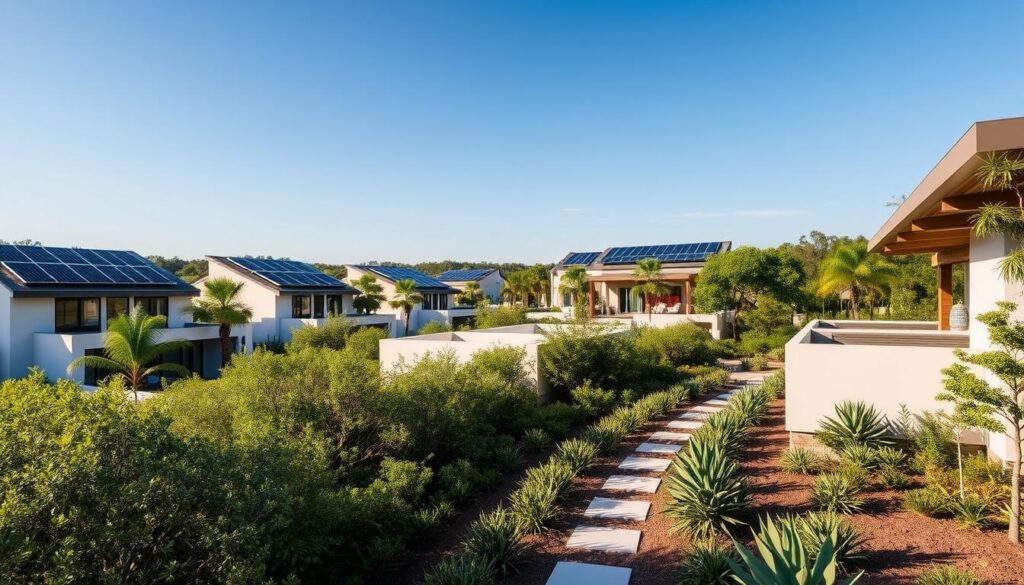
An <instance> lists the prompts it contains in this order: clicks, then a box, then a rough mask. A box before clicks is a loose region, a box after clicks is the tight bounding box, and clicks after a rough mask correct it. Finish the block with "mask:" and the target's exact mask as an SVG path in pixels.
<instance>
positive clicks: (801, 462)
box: [779, 447, 823, 475]
mask: <svg viewBox="0 0 1024 585" xmlns="http://www.w3.org/2000/svg"><path fill="white" fill-rule="evenodd" d="M822 464H823V461H822V458H821V455H818V454H817V453H815V452H814V451H811V450H810V449H804V448H803V447H790V448H789V449H786V451H785V452H784V453H783V454H782V457H781V458H780V459H779V467H781V468H782V471H785V472H786V473H803V474H806V475H812V474H815V473H817V472H818V471H820V470H821V467H822Z"/></svg>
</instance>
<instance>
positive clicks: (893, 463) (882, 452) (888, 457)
mask: <svg viewBox="0 0 1024 585" xmlns="http://www.w3.org/2000/svg"><path fill="white" fill-rule="evenodd" d="M874 455H875V457H874V459H875V463H877V464H878V465H879V467H891V468H893V469H902V468H903V466H904V465H905V464H906V462H907V454H906V452H905V451H903V450H902V449H897V448H895V447H881V448H879V449H875V454H874Z"/></svg>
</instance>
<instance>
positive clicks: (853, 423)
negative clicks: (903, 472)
mask: <svg viewBox="0 0 1024 585" xmlns="http://www.w3.org/2000/svg"><path fill="white" fill-rule="evenodd" d="M835 411H836V418H834V419H833V418H831V417H825V420H823V421H821V423H820V427H819V430H818V435H817V437H818V440H819V441H820V442H821V443H822V444H824V445H826V446H828V447H830V448H831V449H833V450H835V451H842V450H843V449H845V448H846V447H848V446H850V445H862V446H865V447H882V446H885V445H888V444H890V443H891V442H892V437H891V434H890V432H889V429H888V425H887V422H886V420H885V417H884V416H882V414H881V413H879V412H878V410H877V409H875V407H874V406H872V405H869V404H866V403H864V402H860V401H858V402H851V401H848V400H847V401H843V402H842V403H840V404H837V405H836V406H835Z"/></svg>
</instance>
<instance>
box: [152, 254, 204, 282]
mask: <svg viewBox="0 0 1024 585" xmlns="http://www.w3.org/2000/svg"><path fill="white" fill-rule="evenodd" d="M146 258H148V259H149V261H150V262H152V263H153V264H156V265H157V266H159V267H160V268H163V269H164V270H166V271H168V272H173V273H174V274H175V275H177V276H178V278H180V279H182V280H184V281H185V282H190V283H191V282H195V281H197V280H199V279H200V278H202V277H204V276H206V275H207V273H208V272H209V269H210V268H209V263H208V262H207V260H206V259H205V258H199V259H196V260H183V259H181V258H178V257H177V256H173V257H171V258H165V257H163V256H147V257H146Z"/></svg>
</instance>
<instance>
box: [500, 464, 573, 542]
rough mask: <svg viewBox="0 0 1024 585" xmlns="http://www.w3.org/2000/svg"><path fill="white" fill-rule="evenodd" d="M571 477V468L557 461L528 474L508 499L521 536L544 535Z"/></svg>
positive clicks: (557, 511)
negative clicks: (541, 533)
mask: <svg viewBox="0 0 1024 585" xmlns="http://www.w3.org/2000/svg"><path fill="white" fill-rule="evenodd" d="M574 475H575V474H574V473H573V469H572V467H570V466H569V465H568V464H566V463H563V462H560V461H557V460H550V461H548V462H547V463H545V464H544V465H541V466H539V467H534V468H533V469H530V470H529V471H527V474H526V477H524V478H523V479H522V480H521V481H520V482H519V485H518V487H517V488H516V490H515V491H514V492H512V494H511V495H510V496H509V505H510V510H511V511H512V516H513V518H514V519H515V523H516V527H517V529H518V530H519V531H520V532H522V533H524V534H537V533H540V532H543V531H544V529H545V528H546V527H547V526H548V524H550V523H551V521H552V520H554V519H555V518H557V517H558V514H559V513H560V509H559V506H558V499H559V498H560V497H561V496H562V494H563V493H564V492H565V490H566V489H568V487H569V485H570V484H571V482H572V478H573V476H574Z"/></svg>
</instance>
